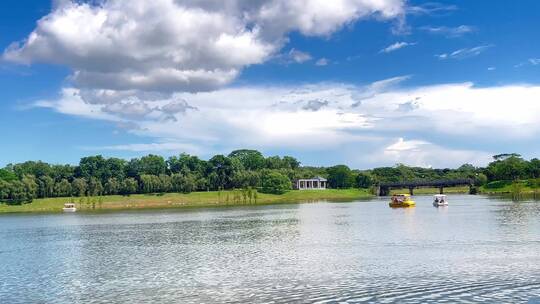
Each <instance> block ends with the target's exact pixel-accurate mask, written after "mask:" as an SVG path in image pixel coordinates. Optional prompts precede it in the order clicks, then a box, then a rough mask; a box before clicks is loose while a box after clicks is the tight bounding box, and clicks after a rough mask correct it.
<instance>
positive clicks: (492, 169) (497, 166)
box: [486, 155, 527, 181]
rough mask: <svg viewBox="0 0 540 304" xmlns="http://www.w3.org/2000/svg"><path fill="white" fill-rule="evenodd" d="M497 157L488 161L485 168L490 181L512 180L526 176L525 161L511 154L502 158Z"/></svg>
mask: <svg viewBox="0 0 540 304" xmlns="http://www.w3.org/2000/svg"><path fill="white" fill-rule="evenodd" d="M496 156H497V155H496ZM497 157H498V160H496V161H494V162H491V163H489V165H488V167H487V168H486V173H487V177H488V179H489V180H490V181H495V180H512V181H513V180H518V179H520V178H522V177H526V168H527V162H526V161H524V160H523V159H522V158H520V157H517V156H513V155H510V156H508V157H506V158H504V159H502V158H501V157H500V156H497ZM494 158H495V156H494Z"/></svg>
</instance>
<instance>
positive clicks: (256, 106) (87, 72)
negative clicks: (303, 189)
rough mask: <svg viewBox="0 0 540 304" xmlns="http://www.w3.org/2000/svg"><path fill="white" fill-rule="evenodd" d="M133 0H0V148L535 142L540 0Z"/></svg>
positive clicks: (375, 153)
mask: <svg viewBox="0 0 540 304" xmlns="http://www.w3.org/2000/svg"><path fill="white" fill-rule="evenodd" d="M130 3H131V5H130V6H127V5H125V3H124V4H123V2H122V1H119V0H106V1H102V2H101V4H96V1H93V2H92V3H84V2H82V1H79V2H78V3H71V2H70V1H56V2H55V3H52V2H48V1H29V0H24V1H21V0H17V1H14V0H5V1H2V3H1V4H0V32H1V33H2V35H0V44H1V47H2V49H3V50H4V51H3V55H2V60H1V62H0V83H1V85H2V90H0V100H1V101H0V127H1V128H2V130H4V131H5V132H4V133H3V136H2V138H3V141H2V142H3V145H2V149H0V165H5V164H7V163H12V162H21V161H25V160H29V159H31V160H44V161H48V162H53V163H76V162H78V159H79V158H80V157H82V156H86V155H92V154H103V155H106V156H117V157H124V158H130V157H137V156H141V155H144V154H148V153H155V154H161V155H164V156H169V155H175V154H178V153H180V152H188V153H193V154H197V155H201V156H203V157H208V156H211V155H213V154H217V153H228V152H229V151H231V150H233V149H237V148H244V147H245V148H255V149H259V150H260V151H262V152H263V153H264V154H266V155H275V154H279V155H284V154H289V155H293V156H295V157H297V158H298V159H300V160H301V161H302V162H303V163H304V164H308V165H331V164H337V163H345V164H348V165H350V166H352V167H356V168H369V167H374V166H380V165H393V164H395V163H407V164H411V165H420V166H435V167H445V166H456V165H459V164H461V163H465V162H471V163H474V164H477V165H482V164H485V163H486V162H488V161H489V157H490V155H493V154H496V153H503V152H518V153H522V154H523V155H524V156H525V157H535V156H538V155H537V154H536V152H537V151H538V150H539V148H540V144H538V143H536V142H537V141H536V140H535V139H537V138H538V134H539V131H540V122H537V120H538V119H537V117H538V116H539V114H540V102H539V101H538V96H540V95H539V94H538V93H539V92H540V87H539V82H540V79H539V75H540V73H539V72H540V41H539V40H538V39H537V37H538V28H540V3H539V2H538V1H533V0H530V1H519V2H516V3H514V2H512V3H511V2H509V1H503V0H498V1H490V2H489V5H486V2H484V1H441V2H424V1H404V0H385V1H370V0H365V1H357V0H340V1H336V2H333V3H332V4H326V5H327V7H322V6H324V5H321V4H320V2H317V1H311V0H302V1H298V2H296V4H298V5H295V4H291V2H288V1H281V0H262V1H258V2H253V1H243V0H237V1H230V2H229V4H230V5H223V4H222V3H221V2H212V1H192V0H189V1H188V0H186V1H176V2H174V1H172V0H159V1H152V2H149V1H143V0H136V1H133V2H130ZM328 5H329V6H328ZM246 16H247V17H246ZM38 21H39V23H38Z"/></svg>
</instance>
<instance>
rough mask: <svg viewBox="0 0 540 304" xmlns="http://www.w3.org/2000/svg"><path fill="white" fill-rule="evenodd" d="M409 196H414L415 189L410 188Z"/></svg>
mask: <svg viewBox="0 0 540 304" xmlns="http://www.w3.org/2000/svg"><path fill="white" fill-rule="evenodd" d="M409 194H410V195H411V196H412V195H414V187H409Z"/></svg>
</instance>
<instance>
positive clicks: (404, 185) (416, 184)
mask: <svg viewBox="0 0 540 304" xmlns="http://www.w3.org/2000/svg"><path fill="white" fill-rule="evenodd" d="M456 186H469V193H471V194H472V193H473V192H474V180H473V179H449V180H436V181H407V182H395V183H380V184H379V185H378V186H377V188H376V193H377V195H378V196H387V195H390V190H392V189H409V194H410V195H413V194H414V189H415V188H428V187H429V188H439V193H440V194H443V193H444V187H456Z"/></svg>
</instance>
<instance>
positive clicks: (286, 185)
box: [261, 171, 292, 194]
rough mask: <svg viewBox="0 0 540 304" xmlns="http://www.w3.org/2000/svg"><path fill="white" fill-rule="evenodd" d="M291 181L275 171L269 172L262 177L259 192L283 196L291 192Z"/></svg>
mask: <svg viewBox="0 0 540 304" xmlns="http://www.w3.org/2000/svg"><path fill="white" fill-rule="evenodd" d="M291 186H292V184H291V180H290V179H289V178H288V177H287V176H285V175H283V174H281V173H279V172H276V171H270V172H268V173H266V174H265V175H264V178H263V180H262V188H261V192H263V193H271V194H283V193H285V192H287V191H289V190H291Z"/></svg>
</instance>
